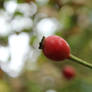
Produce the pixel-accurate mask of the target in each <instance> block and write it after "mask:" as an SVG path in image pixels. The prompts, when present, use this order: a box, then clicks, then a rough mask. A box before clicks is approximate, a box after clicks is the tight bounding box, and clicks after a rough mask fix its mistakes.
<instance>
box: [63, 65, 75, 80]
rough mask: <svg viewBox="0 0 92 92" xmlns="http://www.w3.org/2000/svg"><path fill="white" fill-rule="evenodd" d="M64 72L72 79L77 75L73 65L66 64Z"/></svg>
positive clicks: (66, 76)
mask: <svg viewBox="0 0 92 92" xmlns="http://www.w3.org/2000/svg"><path fill="white" fill-rule="evenodd" d="M62 73H63V75H64V77H65V78H66V79H68V80H70V79H72V78H74V77H75V73H76V72H75V69H74V68H73V67H72V66H65V67H64V69H63V72H62Z"/></svg>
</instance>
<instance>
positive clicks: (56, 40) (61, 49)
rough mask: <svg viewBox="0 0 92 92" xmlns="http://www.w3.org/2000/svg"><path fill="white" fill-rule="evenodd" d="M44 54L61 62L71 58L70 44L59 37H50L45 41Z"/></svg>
mask: <svg viewBox="0 0 92 92" xmlns="http://www.w3.org/2000/svg"><path fill="white" fill-rule="evenodd" d="M42 49H43V53H44V55H45V56H47V57H48V58H49V59H51V60H54V61H60V60H64V59H67V58H69V56H70V47H69V45H68V43H67V42H66V41H65V40H64V39H63V38H61V37H59V36H55V35H54V36H49V37H47V38H45V39H44V41H43V48H42Z"/></svg>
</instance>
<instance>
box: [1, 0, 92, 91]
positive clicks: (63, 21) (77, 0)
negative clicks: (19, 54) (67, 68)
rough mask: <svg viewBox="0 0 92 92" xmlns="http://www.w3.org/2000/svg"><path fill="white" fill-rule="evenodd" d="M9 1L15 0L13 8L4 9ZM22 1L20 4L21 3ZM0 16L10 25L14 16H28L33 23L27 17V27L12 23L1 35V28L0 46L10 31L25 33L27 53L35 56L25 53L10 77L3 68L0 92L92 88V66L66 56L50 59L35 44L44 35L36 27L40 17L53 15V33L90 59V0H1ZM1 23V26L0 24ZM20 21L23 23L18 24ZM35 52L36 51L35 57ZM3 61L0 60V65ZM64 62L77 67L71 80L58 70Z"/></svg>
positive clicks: (91, 42) (80, 54)
mask: <svg viewBox="0 0 92 92" xmlns="http://www.w3.org/2000/svg"><path fill="white" fill-rule="evenodd" d="M11 1H15V2H16V3H17V5H18V7H17V8H16V9H15V11H14V12H9V10H7V9H6V5H7V4H6V3H7V2H11ZM22 5H23V7H20V6H22ZM12 7H13V6H12ZM19 7H20V8H19ZM30 9H31V10H30ZM36 9H37V11H36ZM5 14H6V15H5ZM1 16H5V18H6V20H7V22H8V23H9V25H11V24H13V26H14V25H15V21H14V20H15V19H16V17H21V18H28V19H30V21H31V22H32V23H31V22H30V23H29V20H28V21H27V22H28V24H29V25H30V26H28V24H27V25H26V24H24V26H25V25H26V26H27V28H26V27H24V28H23V26H21V28H22V29H20V30H19V29H18V27H17V28H16V29H14V28H15V27H13V26H12V25H11V28H12V30H11V31H10V32H9V33H8V34H5V35H4V34H3V35H2V29H0V30H1V31H0V46H3V47H7V46H8V45H9V42H8V41H9V37H10V36H11V35H12V34H16V35H17V36H18V35H20V34H21V33H26V34H28V36H29V45H30V50H29V53H28V54H30V53H31V52H32V54H34V56H32V58H31V59H30V58H29V57H27V58H28V59H27V60H26V63H25V65H24V68H23V72H22V73H21V75H20V76H19V77H17V78H11V77H10V76H8V75H7V74H6V72H5V69H3V68H2V72H3V73H0V76H3V77H0V92H49V91H48V90H49V89H53V90H56V91H55V92H92V74H91V72H92V70H90V69H88V68H86V67H84V66H81V65H79V64H76V63H75V62H71V61H69V60H65V62H63V61H62V62H60V63H56V62H52V61H51V60H48V59H47V58H46V57H45V56H44V55H43V53H42V52H39V50H38V48H37V47H38V45H39V40H40V38H41V37H42V36H43V34H41V33H40V32H39V31H37V26H38V24H39V23H40V22H41V20H43V19H46V18H54V19H56V20H57V21H58V23H59V27H58V28H59V29H56V31H55V32H54V34H56V35H59V36H61V37H63V38H64V39H65V40H67V41H68V43H69V45H70V47H71V53H73V54H74V55H76V56H78V57H80V58H82V59H84V60H87V61H88V62H90V63H92V0H0V17H1ZM8 17H9V18H8ZM1 18H2V17H1ZM12 21H13V22H12ZM17 21H18V22H17V24H18V23H20V20H19V19H18V20H17ZM22 22H23V23H25V22H26V21H25V20H24V21H22ZM54 22H55V21H54ZM1 24H2V21H1ZM1 24H0V28H2V27H1ZM20 25H22V24H18V25H17V26H20ZM49 25H50V24H48V23H47V24H46V27H45V28H44V29H48V26H49ZM56 25H57V24H56ZM54 26H55V25H54ZM41 27H44V25H41ZM19 28H20V27H19ZM41 29H42V28H41ZM52 30H54V27H53V28H52ZM46 33H47V32H44V34H46ZM39 34H40V35H39ZM35 45H36V46H35ZM31 50H32V51H31ZM36 52H37V53H39V57H38V58H37V55H36ZM28 56H29V55H28ZM36 58H37V59H36ZM10 59H11V58H10ZM35 59H36V60H35ZM36 61H37V62H36ZM2 64H3V63H2V62H1V61H0V66H1V65H2ZM66 64H70V65H72V66H74V67H75V69H76V71H77V73H76V78H75V79H74V80H72V81H71V80H70V81H67V80H65V79H64V78H63V76H62V73H61V70H62V68H63V66H64V65H66ZM6 71H7V70H6ZM8 73H9V72H8ZM23 79H24V80H23ZM6 81H7V83H6Z"/></svg>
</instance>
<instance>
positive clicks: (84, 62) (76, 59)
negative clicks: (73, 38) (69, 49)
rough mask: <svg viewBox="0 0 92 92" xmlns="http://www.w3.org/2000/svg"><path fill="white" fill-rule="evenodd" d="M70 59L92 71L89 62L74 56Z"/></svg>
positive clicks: (91, 65)
mask: <svg viewBox="0 0 92 92" xmlns="http://www.w3.org/2000/svg"><path fill="white" fill-rule="evenodd" d="M69 59H70V60H72V61H76V63H79V64H81V65H84V66H86V67H88V68H91V69H92V64H90V63H88V62H86V61H84V60H82V59H80V58H78V57H76V56H74V55H72V54H71V55H70V57H69Z"/></svg>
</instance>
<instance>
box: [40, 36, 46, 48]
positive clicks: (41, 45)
mask: <svg viewBox="0 0 92 92" xmlns="http://www.w3.org/2000/svg"><path fill="white" fill-rule="evenodd" d="M44 39H45V36H43V38H42V40H41V42H40V43H39V49H43V41H44Z"/></svg>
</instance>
